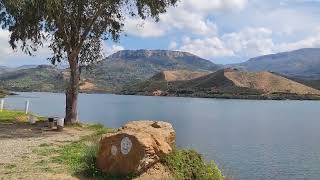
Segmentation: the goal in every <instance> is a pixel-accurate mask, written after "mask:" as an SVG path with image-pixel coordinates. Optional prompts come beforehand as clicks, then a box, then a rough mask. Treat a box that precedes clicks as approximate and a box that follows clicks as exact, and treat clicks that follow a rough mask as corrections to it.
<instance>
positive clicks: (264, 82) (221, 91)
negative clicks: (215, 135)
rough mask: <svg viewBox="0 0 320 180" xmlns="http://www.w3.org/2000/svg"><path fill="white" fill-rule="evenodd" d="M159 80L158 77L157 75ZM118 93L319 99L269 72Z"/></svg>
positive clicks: (233, 73)
mask: <svg viewBox="0 0 320 180" xmlns="http://www.w3.org/2000/svg"><path fill="white" fill-rule="evenodd" d="M157 77H160V75H157ZM122 93H124V94H140V95H159V94H160V95H162V96H163V95H169V96H191V97H207V98H236V99H320V91H319V90H316V89H313V88H311V87H308V86H306V85H303V84H300V83H297V82H295V81H292V80H289V79H287V78H285V77H282V76H278V75H276V74H273V73H270V72H259V73H254V72H243V71H238V70H234V69H225V70H219V71H216V72H214V73H211V74H208V75H204V76H201V77H199V78H195V79H191V80H182V81H167V80H166V79H165V78H151V79H149V80H147V81H144V82H141V83H137V84H134V85H132V86H127V87H126V88H125V89H124V90H123V91H122Z"/></svg>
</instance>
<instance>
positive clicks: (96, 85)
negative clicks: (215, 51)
mask: <svg viewBox="0 0 320 180" xmlns="http://www.w3.org/2000/svg"><path fill="white" fill-rule="evenodd" d="M226 67H231V68H237V69H240V70H242V71H251V72H260V71H270V72H273V73H274V74H278V75H280V76H284V77H286V78H288V79H290V80H293V81H298V82H300V83H302V84H307V85H309V86H312V87H315V88H319V89H320V81H319V79H320V49H319V48H312V49H310V48H309V49H300V50H296V51H292V52H284V53H278V54H272V55H266V56H260V57H256V58H252V59H250V60H248V61H246V62H244V63H240V64H230V65H225V66H222V65H217V64H214V63H212V62H211V61H208V60H206V59H203V58H200V57H198V56H195V55H193V54H190V53H187V52H179V51H166V50H123V51H119V52H117V53H115V54H113V55H111V56H109V57H107V58H106V59H104V60H103V61H100V62H99V63H97V64H95V65H92V66H91V67H89V68H88V69H84V70H83V71H82V78H81V79H82V81H81V86H80V87H81V90H82V91H83V92H118V91H121V89H122V87H124V86H126V87H128V86H129V85H130V84H131V85H132V84H136V83H138V82H142V81H145V80H148V79H149V78H151V77H152V76H154V75H155V74H157V73H160V72H163V71H181V70H183V71H184V72H185V73H184V75H183V76H189V75H188V73H186V72H189V73H190V72H200V73H207V74H210V73H212V72H215V71H217V70H219V69H223V68H226ZM180 75H181V74H180ZM190 76H193V75H190ZM67 79H68V69H63V68H56V67H54V66H47V65H40V66H33V65H31V66H22V67H17V68H8V67H4V66H0V88H3V89H6V90H10V91H58V92H61V91H64V89H65V84H66V80H67Z"/></svg>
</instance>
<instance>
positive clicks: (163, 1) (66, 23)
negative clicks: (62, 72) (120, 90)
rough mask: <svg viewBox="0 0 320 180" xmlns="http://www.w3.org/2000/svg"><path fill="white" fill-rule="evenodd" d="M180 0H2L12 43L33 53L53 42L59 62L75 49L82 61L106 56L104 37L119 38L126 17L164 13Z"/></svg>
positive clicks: (1, 18)
mask: <svg viewBox="0 0 320 180" xmlns="http://www.w3.org/2000/svg"><path fill="white" fill-rule="evenodd" d="M175 3H176V0H157V1H154V0H135V1H131V0H130V1H129V0H1V1H0V8H1V10H0V21H1V25H2V28H3V29H8V30H9V31H10V32H11V36H10V45H11V47H12V48H14V49H16V48H18V47H19V46H20V48H21V49H22V50H23V51H24V52H26V53H28V54H29V55H32V54H33V52H34V51H37V50H38V48H41V47H42V46H43V44H45V43H50V45H49V48H50V49H51V50H52V51H53V56H52V57H51V58H50V61H51V62H52V63H53V64H55V63H57V62H61V61H62V60H65V59H67V57H68V56H69V55H70V54H71V53H76V54H78V56H79V59H78V61H79V63H80V64H88V63H91V62H93V61H97V60H99V59H101V58H102V54H101V51H102V48H101V40H105V39H112V40H114V41H117V40H118V39H119V37H120V34H121V32H122V30H123V29H122V27H123V26H124V24H123V22H124V19H125V18H127V17H129V16H140V17H141V18H143V19H145V18H146V17H148V16H149V17H152V18H154V19H155V20H159V19H158V16H159V14H161V13H164V12H165V11H166V9H167V8H168V7H169V6H172V5H174V4H175Z"/></svg>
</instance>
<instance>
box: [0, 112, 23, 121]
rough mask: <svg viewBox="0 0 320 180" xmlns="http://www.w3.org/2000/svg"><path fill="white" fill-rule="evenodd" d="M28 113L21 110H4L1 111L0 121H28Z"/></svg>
mask: <svg viewBox="0 0 320 180" xmlns="http://www.w3.org/2000/svg"><path fill="white" fill-rule="evenodd" d="M27 118H28V115H27V114H25V113H24V112H21V111H9V110H3V111H2V112H0V123H13V122H16V121H24V120H25V121H26V120H27Z"/></svg>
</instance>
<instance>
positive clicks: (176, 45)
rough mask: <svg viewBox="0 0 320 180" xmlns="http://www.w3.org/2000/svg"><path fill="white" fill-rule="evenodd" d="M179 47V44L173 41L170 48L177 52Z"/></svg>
mask: <svg viewBox="0 0 320 180" xmlns="http://www.w3.org/2000/svg"><path fill="white" fill-rule="evenodd" d="M177 47H178V43H177V42H175V41H171V42H170V44H169V47H168V48H169V49H171V50H176V49H177Z"/></svg>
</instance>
